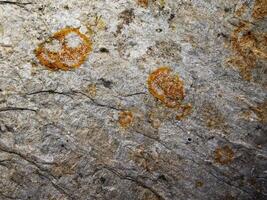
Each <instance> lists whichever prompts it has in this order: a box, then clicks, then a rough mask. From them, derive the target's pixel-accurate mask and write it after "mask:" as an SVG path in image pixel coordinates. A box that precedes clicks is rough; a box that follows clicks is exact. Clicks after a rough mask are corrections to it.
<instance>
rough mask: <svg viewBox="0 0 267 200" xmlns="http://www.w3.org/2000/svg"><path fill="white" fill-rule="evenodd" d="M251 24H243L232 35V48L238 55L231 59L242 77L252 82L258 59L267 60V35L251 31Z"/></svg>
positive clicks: (231, 62) (230, 61)
mask: <svg viewBox="0 0 267 200" xmlns="http://www.w3.org/2000/svg"><path fill="white" fill-rule="evenodd" d="M249 29H250V27H249V24H247V23H243V22H241V23H240V24H239V26H238V28H236V29H235V30H234V32H233V33H232V35H231V48H232V50H233V51H234V53H235V54H236V55H235V56H233V57H232V58H230V59H229V61H228V62H229V63H230V64H232V65H233V66H235V67H236V68H237V69H238V70H239V72H240V74H241V76H242V77H243V78H244V79H245V80H247V81H250V80H251V78H252V70H253V69H254V68H255V67H256V64H257V60H258V59H267V34H266V33H253V32H251V31H249Z"/></svg>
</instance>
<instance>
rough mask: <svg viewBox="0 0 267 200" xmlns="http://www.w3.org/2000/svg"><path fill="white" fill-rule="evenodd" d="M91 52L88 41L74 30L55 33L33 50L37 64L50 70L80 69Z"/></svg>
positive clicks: (90, 44) (68, 29)
mask: <svg viewBox="0 0 267 200" xmlns="http://www.w3.org/2000/svg"><path fill="white" fill-rule="evenodd" d="M91 50H92V43H91V41H90V39H89V38H88V37H87V36H86V35H84V34H82V33H81V32H80V31H79V29H76V28H64V29H62V30H60V31H58V32H56V33H55V34H54V35H53V36H51V37H50V38H49V39H48V40H47V41H45V42H43V43H41V44H40V45H39V46H38V48H37V49H36V50H35V54H36V57H37V58H38V60H39V62H40V63H41V64H42V65H44V66H46V67H48V68H49V69H52V70H71V69H74V68H77V67H80V66H81V65H82V64H83V63H84V61H85V60H86V58H87V56H88V54H89V52H90V51H91Z"/></svg>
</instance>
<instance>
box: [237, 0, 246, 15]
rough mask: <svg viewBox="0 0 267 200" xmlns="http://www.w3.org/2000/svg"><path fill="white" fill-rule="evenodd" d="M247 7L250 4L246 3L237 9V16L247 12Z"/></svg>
mask: <svg viewBox="0 0 267 200" xmlns="http://www.w3.org/2000/svg"><path fill="white" fill-rule="evenodd" d="M247 9H248V6H247V5H246V4H245V3H244V4H242V5H241V6H240V7H239V8H238V9H237V10H236V11H235V15H236V16H237V17H242V15H243V14H244V13H245V12H246V10H247Z"/></svg>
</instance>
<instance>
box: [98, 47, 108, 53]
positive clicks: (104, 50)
mask: <svg viewBox="0 0 267 200" xmlns="http://www.w3.org/2000/svg"><path fill="white" fill-rule="evenodd" d="M99 51H100V52H101V53H109V50H108V49H106V48H105V47H101V48H100V49H99Z"/></svg>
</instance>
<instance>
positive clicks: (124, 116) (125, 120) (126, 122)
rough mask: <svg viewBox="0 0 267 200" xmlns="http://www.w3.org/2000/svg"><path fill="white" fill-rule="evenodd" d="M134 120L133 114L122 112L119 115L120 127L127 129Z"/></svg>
mask: <svg viewBox="0 0 267 200" xmlns="http://www.w3.org/2000/svg"><path fill="white" fill-rule="evenodd" d="M133 120H134V116H133V113H132V112H131V111H123V112H120V114H119V123H120V125H121V126H122V127H124V128H125V127H128V126H130V125H131V123H132V122H133Z"/></svg>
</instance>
